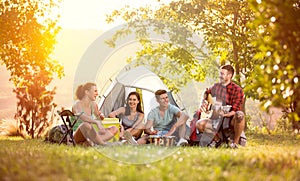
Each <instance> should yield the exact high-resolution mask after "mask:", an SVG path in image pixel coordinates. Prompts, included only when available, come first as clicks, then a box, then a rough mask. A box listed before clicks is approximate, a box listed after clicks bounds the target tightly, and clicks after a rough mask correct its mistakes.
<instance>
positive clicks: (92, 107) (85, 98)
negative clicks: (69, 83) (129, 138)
mask: <svg viewBox="0 0 300 181" xmlns="http://www.w3.org/2000/svg"><path fill="white" fill-rule="evenodd" d="M76 97H77V99H78V101H76V102H75V104H74V105H73V107H72V112H73V113H74V114H78V113H81V112H83V114H82V115H81V116H80V119H79V120H78V123H77V125H75V127H76V126H78V128H77V129H76V130H75V133H74V140H75V142H76V143H77V144H81V145H86V144H87V143H89V144H90V141H92V143H94V144H98V145H107V143H106V141H108V140H110V139H111V138H113V137H114V135H116V134H117V133H118V128H117V127H116V126H111V127H109V128H104V127H103V125H102V123H101V121H100V120H103V119H104V115H103V114H102V113H101V112H100V111H99V109H98V106H97V103H96V102H95V100H96V98H97V97H98V90H97V86H96V84H95V83H90V82H88V83H86V84H84V85H80V86H78V88H77V90H76ZM92 124H96V125H97V127H98V129H99V131H98V132H97V131H96V130H95V129H94V127H93V126H92Z"/></svg>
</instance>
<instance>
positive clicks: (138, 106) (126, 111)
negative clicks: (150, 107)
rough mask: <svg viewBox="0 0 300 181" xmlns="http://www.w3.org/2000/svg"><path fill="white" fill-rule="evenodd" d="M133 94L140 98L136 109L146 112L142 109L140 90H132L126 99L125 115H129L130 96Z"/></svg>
mask: <svg viewBox="0 0 300 181" xmlns="http://www.w3.org/2000/svg"><path fill="white" fill-rule="evenodd" d="M131 95H135V96H136V97H137V99H138V100H139V103H138V105H137V106H136V111H137V112H140V113H144V111H143V109H142V105H141V97H140V94H139V93H138V92H135V91H134V92H130V93H129V94H128V96H127V99H126V100H127V101H126V107H125V115H129V114H130V107H129V105H128V100H129V97H130V96H131Z"/></svg>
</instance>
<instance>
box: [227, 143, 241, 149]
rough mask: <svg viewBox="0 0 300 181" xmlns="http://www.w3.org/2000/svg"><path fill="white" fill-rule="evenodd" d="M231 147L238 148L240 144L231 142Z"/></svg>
mask: <svg viewBox="0 0 300 181" xmlns="http://www.w3.org/2000/svg"><path fill="white" fill-rule="evenodd" d="M229 147H230V148H232V149H237V148H239V147H238V145H237V144H236V143H230V144H229Z"/></svg>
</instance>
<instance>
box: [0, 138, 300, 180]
mask: <svg viewBox="0 0 300 181" xmlns="http://www.w3.org/2000/svg"><path fill="white" fill-rule="evenodd" d="M248 140H249V142H248V145H247V146H246V147H241V148H239V149H228V148H220V149H213V148H200V147H180V148H177V147H176V148H171V149H173V150H172V154H170V155H169V156H166V157H164V158H163V159H159V160H157V161H153V162H146V163H139V164H129V163H128V162H125V161H120V159H116V158H111V157H109V156H108V154H107V153H111V155H115V156H119V157H120V156H121V157H126V158H128V159H129V160H130V159H135V160H143V159H144V160H146V159H148V157H149V155H150V156H151V155H153V154H158V153H160V152H161V150H162V148H161V147H153V146H152V147H151V146H141V147H136V146H130V145H127V146H126V145H123V146H116V147H98V148H83V147H79V146H77V147H72V146H67V145H60V146H59V145H57V144H49V143H45V142H44V141H43V140H39V139H35V140H24V139H20V138H13V137H2V138H0V143H1V145H2V146H1V148H0V155H1V157H0V163H1V164H0V175H1V180H153V181H154V180H155V181H157V180H255V181H256V180H299V173H300V150H299V146H298V143H299V141H300V138H299V137H297V135H292V134H290V135H277V134H272V135H267V134H248ZM137 151H141V153H143V154H136V152H137ZM134 157H139V158H134Z"/></svg>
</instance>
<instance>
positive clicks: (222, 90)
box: [196, 65, 246, 148]
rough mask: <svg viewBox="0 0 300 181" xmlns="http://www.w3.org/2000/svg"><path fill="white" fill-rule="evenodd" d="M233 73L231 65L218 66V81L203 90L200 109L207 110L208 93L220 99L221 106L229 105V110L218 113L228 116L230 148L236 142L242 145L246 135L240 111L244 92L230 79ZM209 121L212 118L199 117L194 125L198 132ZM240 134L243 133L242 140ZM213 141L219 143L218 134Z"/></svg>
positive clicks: (243, 117)
mask: <svg viewBox="0 0 300 181" xmlns="http://www.w3.org/2000/svg"><path fill="white" fill-rule="evenodd" d="M233 75H234V69H233V67H232V66H231V65H224V66H222V67H221V68H220V77H219V78H220V82H219V83H215V84H214V85H213V86H212V87H210V88H208V89H207V90H206V91H205V92H204V94H203V95H204V97H203V102H202V103H201V106H200V111H201V112H207V111H208V102H207V100H206V98H207V96H208V94H211V96H212V97H216V100H217V101H220V102H221V104H222V106H226V105H229V106H231V110H229V112H226V113H225V112H223V111H221V112H220V115H221V116H222V117H223V118H229V119H228V120H229V121H230V123H229V128H228V130H231V131H230V136H229V138H228V139H230V140H231V141H230V143H229V146H230V147H231V148H238V144H240V145H242V146H245V144H246V143H245V141H246V137H245V135H244V128H245V116H244V113H243V112H242V106H243V98H244V92H243V90H242V88H241V87H240V86H238V85H237V84H235V83H234V82H232V81H231V79H232V77H233ZM211 122H212V120H211V119H209V118H203V119H199V120H198V121H197V123H196V127H197V129H198V130H199V132H200V133H203V132H204V131H205V129H206V125H210V124H211ZM208 123H210V124H208ZM223 124H224V123H223ZM223 127H224V126H223ZM223 129H224V128H223ZM241 135H243V140H242V137H241ZM214 141H215V142H217V144H220V143H221V140H220V139H219V136H218V134H217V135H216V136H215V138H214Z"/></svg>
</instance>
